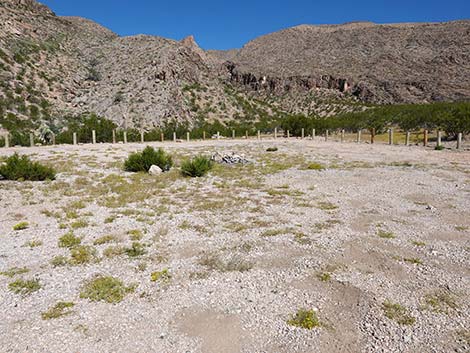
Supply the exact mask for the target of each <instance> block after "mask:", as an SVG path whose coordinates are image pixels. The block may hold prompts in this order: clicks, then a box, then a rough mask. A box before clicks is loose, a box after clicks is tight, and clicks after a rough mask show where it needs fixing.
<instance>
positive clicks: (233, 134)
mask: <svg viewBox="0 0 470 353" xmlns="http://www.w3.org/2000/svg"><path fill="white" fill-rule="evenodd" d="M232 139H234V140H235V130H232Z"/></svg>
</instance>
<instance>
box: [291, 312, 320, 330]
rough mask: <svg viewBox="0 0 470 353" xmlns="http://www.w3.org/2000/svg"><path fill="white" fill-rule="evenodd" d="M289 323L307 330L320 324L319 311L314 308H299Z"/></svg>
mask: <svg viewBox="0 0 470 353" xmlns="http://www.w3.org/2000/svg"><path fill="white" fill-rule="evenodd" d="M287 323H288V324H289V325H292V326H297V327H301V328H304V329H307V330H311V329H313V328H314V327H318V326H320V320H319V319H318V316H317V313H316V312H315V311H313V310H305V309H300V310H298V311H297V313H295V315H293V316H292V317H291V318H290V319H289V320H288V321H287Z"/></svg>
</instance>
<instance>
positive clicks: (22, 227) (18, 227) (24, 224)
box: [13, 222, 29, 231]
mask: <svg viewBox="0 0 470 353" xmlns="http://www.w3.org/2000/svg"><path fill="white" fill-rule="evenodd" d="M28 228H29V223H28V222H20V223H18V224H15V225H14V226H13V230H14V231H19V230H25V229H28Z"/></svg>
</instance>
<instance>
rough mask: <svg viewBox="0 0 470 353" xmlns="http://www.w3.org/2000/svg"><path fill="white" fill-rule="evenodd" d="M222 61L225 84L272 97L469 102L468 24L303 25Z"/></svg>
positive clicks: (270, 36) (227, 53)
mask: <svg viewBox="0 0 470 353" xmlns="http://www.w3.org/2000/svg"><path fill="white" fill-rule="evenodd" d="M214 55H215V56H216V57H218V58H219V59H220V60H228V61H229V62H227V63H226V67H227V70H228V71H229V72H230V77H231V81H233V82H237V83H241V84H243V85H245V86H249V88H251V89H254V90H268V91H269V92H275V93H276V94H278V95H279V94H282V93H285V92H289V91H290V90H292V89H299V88H300V89H301V90H304V91H305V90H312V88H328V89H336V90H339V91H341V92H349V93H351V94H352V95H354V96H357V97H358V98H360V99H361V100H365V101H370V102H374V103H397V102H430V101H438V100H462V99H469V98H470V21H469V20H463V21H454V22H447V23H408V24H391V25H378V24H374V23H370V22H360V23H349V24H344V25H321V26H309V25H302V26H298V27H294V28H289V29H286V30H282V31H279V32H276V33H272V34H268V35H265V36H262V37H259V38H257V39H255V40H253V41H251V42H249V43H247V44H246V45H245V46H244V47H243V48H242V49H241V50H239V51H238V52H235V53H234V52H233V51H225V52H217V53H214Z"/></svg>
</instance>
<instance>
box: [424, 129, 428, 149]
mask: <svg viewBox="0 0 470 353" xmlns="http://www.w3.org/2000/svg"><path fill="white" fill-rule="evenodd" d="M427 145H428V130H424V141H423V146H424V147H426V146H427Z"/></svg>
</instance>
